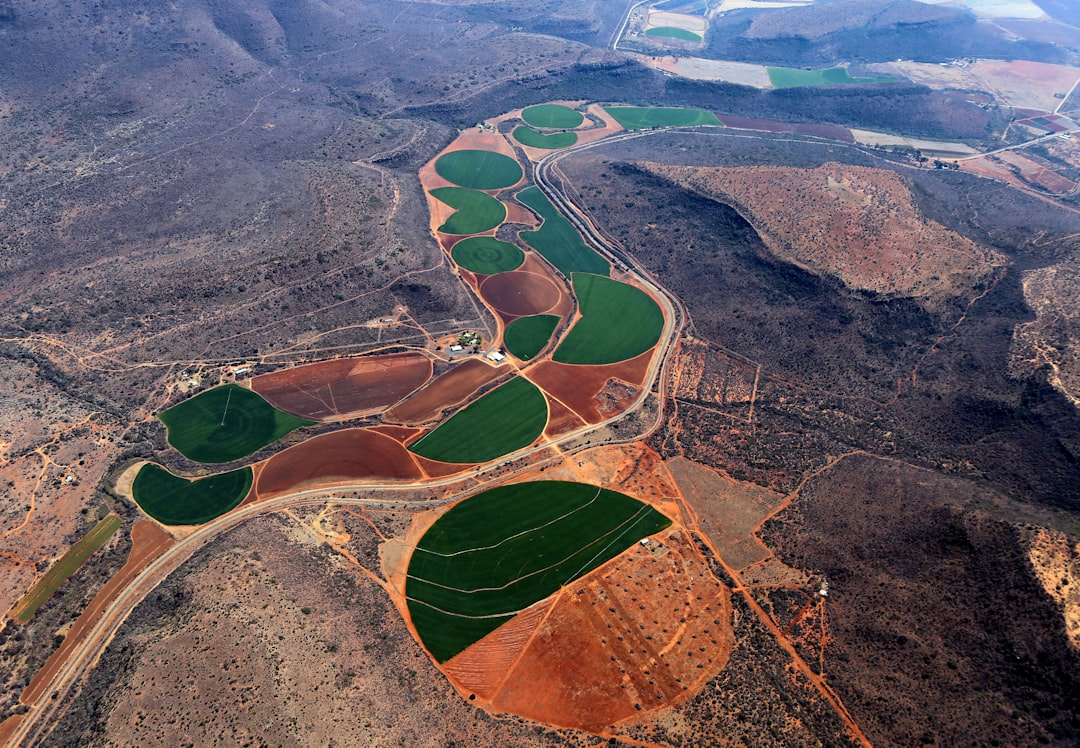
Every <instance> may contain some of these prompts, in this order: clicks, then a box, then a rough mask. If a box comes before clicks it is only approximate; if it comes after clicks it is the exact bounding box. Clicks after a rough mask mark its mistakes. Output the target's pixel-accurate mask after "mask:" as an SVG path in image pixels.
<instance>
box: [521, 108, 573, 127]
mask: <svg viewBox="0 0 1080 748" xmlns="http://www.w3.org/2000/svg"><path fill="white" fill-rule="evenodd" d="M521 118H522V119H523V120H525V121H526V122H528V123H529V124H530V125H532V126H533V127H545V128H548V129H553V130H570V129H573V128H575V127H578V126H579V125H581V123H582V122H584V121H585V117H584V115H582V114H581V112H577V111H574V110H573V109H571V108H570V107H567V106H563V105H561V104H539V105H537V106H531V107H526V108H525V109H524V110H522V112H521Z"/></svg>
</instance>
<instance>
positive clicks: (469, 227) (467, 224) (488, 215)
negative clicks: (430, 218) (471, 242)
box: [431, 187, 506, 234]
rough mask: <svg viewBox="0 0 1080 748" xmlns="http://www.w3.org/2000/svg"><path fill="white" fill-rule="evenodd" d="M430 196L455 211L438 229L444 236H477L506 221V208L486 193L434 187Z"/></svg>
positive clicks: (459, 188) (458, 188)
mask: <svg viewBox="0 0 1080 748" xmlns="http://www.w3.org/2000/svg"><path fill="white" fill-rule="evenodd" d="M431 194H432V196H433V197H434V198H435V199H436V200H439V201H441V202H444V203H446V204H447V205H449V206H450V207H451V208H454V209H455V210H456V211H457V212H456V213H454V214H453V215H452V216H450V217H449V218H448V219H446V223H444V224H443V225H442V226H440V227H439V231H442V232H443V233H444V234H479V233H481V232H483V231H490V230H491V229H493V228H495V227H496V226H498V225H499V224H500V223H502V222H503V221H504V220H506V206H505V205H503V204H502V203H501V202H499V201H498V200H496V199H495V198H493V197H492V196H491V195H489V194H487V193H486V192H480V191H478V190H467V189H465V188H464V187H436V188H435V189H433V190H432V191H431Z"/></svg>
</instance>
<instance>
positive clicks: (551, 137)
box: [514, 127, 577, 150]
mask: <svg viewBox="0 0 1080 748" xmlns="http://www.w3.org/2000/svg"><path fill="white" fill-rule="evenodd" d="M514 140H516V141H517V142H519V143H521V144H522V145H527V146H530V147H532V148H547V149H549V150H556V149H558V148H569V147H570V146H572V145H573V144H574V143H576V142H577V133H576V132H553V133H550V134H546V133H542V132H539V131H537V130H534V129H532V128H531V127H516V128H514Z"/></svg>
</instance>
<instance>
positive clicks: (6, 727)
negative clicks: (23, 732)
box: [0, 714, 22, 745]
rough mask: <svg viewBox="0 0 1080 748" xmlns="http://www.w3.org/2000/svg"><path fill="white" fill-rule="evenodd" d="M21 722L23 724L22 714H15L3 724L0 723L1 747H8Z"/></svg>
mask: <svg viewBox="0 0 1080 748" xmlns="http://www.w3.org/2000/svg"><path fill="white" fill-rule="evenodd" d="M20 722H22V715H21V714H13V715H11V716H10V717H8V718H7V719H5V720H4V721H3V722H0V745H7V741H8V740H9V739H10V738H11V736H12V734H13V733H14V732H15V730H17V729H18V727H19V723H20Z"/></svg>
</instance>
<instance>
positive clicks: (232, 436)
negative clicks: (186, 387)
mask: <svg viewBox="0 0 1080 748" xmlns="http://www.w3.org/2000/svg"><path fill="white" fill-rule="evenodd" d="M158 418H159V419H161V422H162V423H164V424H165V428H166V429H168V440H169V444H171V445H172V446H173V447H175V448H176V449H177V450H178V451H179V452H180V453H181V454H182V455H184V457H187V458H188V459H189V460H194V461H196V462H205V463H212V464H217V463H222V462H231V461H233V460H238V459H240V458H241V457H247V456H248V455H249V454H251V453H253V452H255V451H257V450H259V449H261V448H263V447H265V446H266V445H267V444H270V443H272V442H275V441H277V440H278V439H280V438H281V437H283V436H285V434H287V433H289V432H290V431H293V430H294V429H297V428H300V427H301V426H307V425H310V424H311V423H313V422H312V421H308V420H305V419H303V418H298V417H297V416H294V415H291V414H289V413H285V412H283V411H280V410H278V409H277V408H275V407H274V406H272V405H270V403H268V402H266V400H264V399H263V398H262V397H260V396H259V395H257V394H255V393H254V392H252V391H251V390H248V389H244V388H243V387H241V386H239V385H236V384H226V385H223V386H221V387H215V388H213V389H211V390H207V391H206V392H201V393H199V394H198V395H196V396H195V397H193V398H191V399H190V400H185V401H184V402H182V403H180V404H179V405H175V406H173V407H172V408H169V409H168V410H166V411H164V412H162V413H160V414H159V415H158Z"/></svg>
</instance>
